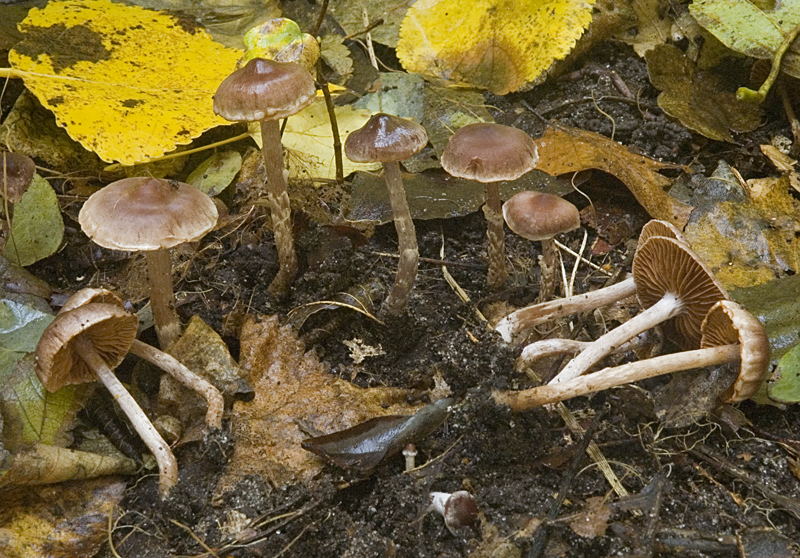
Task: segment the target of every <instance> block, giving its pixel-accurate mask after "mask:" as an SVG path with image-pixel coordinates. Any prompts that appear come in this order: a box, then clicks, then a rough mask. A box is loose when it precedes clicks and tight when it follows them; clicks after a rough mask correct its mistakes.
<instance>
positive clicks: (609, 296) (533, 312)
mask: <svg viewBox="0 0 800 558" xmlns="http://www.w3.org/2000/svg"><path fill="white" fill-rule="evenodd" d="M653 236H666V237H669V238H674V239H676V240H679V241H681V242H683V243H684V244H687V242H686V239H685V238H684V236H683V234H681V232H680V231H679V230H678V229H677V228H676V227H675V226H673V225H672V224H670V223H668V222H666V221H659V220H656V219H653V220H651V221H649V222H647V223H646V224H645V226H644V227H642V232H641V234H640V235H639V241H638V244H637V250H638V249H639V248H640V247H641V246H642V245H643V244H644V243H645V241H647V240H648V239H649V238H651V237H653ZM635 294H636V285H635V283H634V280H633V277H630V278H628V279H625V280H623V281H620V282H619V283H616V284H614V285H611V286H610V287H605V288H603V289H597V290H596V291H590V292H588V293H583V294H579V295H575V296H570V297H567V298H559V299H557V300H551V301H547V302H542V303H539V304H533V305H531V306H526V307H525V308H520V309H519V310H516V311H514V312H512V313H511V314H509V315H508V316H506V317H505V318H503V319H502V320H500V321H499V322H498V323H497V326H495V331H497V332H498V333H499V334H500V335H501V336H502V337H503V340H504V341H505V342H506V343H516V342H517V341H519V340H520V339H523V338H524V337H525V336H526V334H527V332H529V331H530V330H531V329H533V328H534V327H536V326H538V325H541V324H544V323H547V322H549V321H552V320H557V319H559V318H564V317H566V316H569V315H572V314H579V313H582V312H588V311H590V310H594V309H595V308H599V307H601V306H606V305H608V304H612V303H614V302H617V301H620V300H623V299H626V298H628V297H631V296H633V295H635Z"/></svg>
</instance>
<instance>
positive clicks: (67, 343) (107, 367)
mask: <svg viewBox="0 0 800 558" xmlns="http://www.w3.org/2000/svg"><path fill="white" fill-rule="evenodd" d="M138 324H139V319H138V318H137V317H136V315H135V314H130V313H128V312H126V311H125V310H123V309H122V308H120V307H118V306H116V305H114V304H101V303H93V304H85V305H83V306H80V307H78V308H74V309H72V310H68V311H66V312H61V313H59V314H58V316H56V318H55V320H53V322H52V323H51V324H50V325H49V326H47V328H46V329H45V330H44V332H43V333H42V336H41V338H40V339H39V343H38V345H37V346H36V374H37V375H38V376H39V379H40V380H41V382H42V385H44V387H45V389H47V390H48V391H51V392H52V391H57V390H59V389H60V388H62V387H64V386H66V385H70V384H80V383H85V382H90V381H94V380H100V381H101V382H102V383H103V385H105V386H106V388H107V389H108V391H109V392H110V393H111V395H112V397H113V398H114V400H115V401H116V402H117V403H118V404H119V407H120V409H121V410H122V412H124V413H125V415H126V416H127V417H128V418H129V419H130V421H131V424H132V425H133V427H134V428H135V429H136V432H137V433H138V434H139V436H140V437H141V438H142V441H144V443H145V445H146V446H147V448H148V449H149V450H150V452H151V453H152V454H153V456H154V457H155V458H156V461H157V462H158V469H159V482H158V492H159V495H160V496H161V497H162V498H165V497H166V496H167V495H168V494H169V491H170V489H171V488H172V487H173V486H175V484H176V483H177V482H178V463H177V461H176V460H175V456H174V455H173V454H172V450H170V448H169V445H167V443H166V442H165V441H164V439H163V438H162V437H161V435H160V434H159V433H158V432H157V431H156V429H155V427H154V426H153V424H152V423H151V422H150V420H149V419H148V418H147V415H145V414H144V411H142V409H141V407H139V405H138V404H137V403H136V400H135V399H134V398H133V396H131V394H130V393H128V390H126V389H125V386H123V385H122V383H121V382H120V381H119V379H117V377H116V375H115V374H114V372H113V370H112V369H113V368H115V367H116V366H118V365H119V363H120V362H122V359H123V358H125V355H126V354H128V350H129V349H130V346H131V344H132V343H133V340H134V339H135V338H136V329H137V327H138Z"/></svg>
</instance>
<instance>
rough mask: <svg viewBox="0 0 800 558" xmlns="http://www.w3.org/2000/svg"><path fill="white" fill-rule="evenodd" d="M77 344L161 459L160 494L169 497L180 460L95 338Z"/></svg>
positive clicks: (80, 351) (98, 376) (84, 357)
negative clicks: (123, 382)
mask: <svg viewBox="0 0 800 558" xmlns="http://www.w3.org/2000/svg"><path fill="white" fill-rule="evenodd" d="M73 343H74V344H75V347H76V352H77V353H78V354H79V355H80V356H81V358H82V359H83V361H84V362H85V363H86V365H87V366H88V367H89V368H91V369H92V371H93V372H94V373H95V374H97V378H98V379H99V380H100V381H101V382H102V383H103V385H104V386H106V389H108V391H109V392H110V393H111V396H112V397H113V398H114V400H115V401H116V402H117V403H118V404H119V408H120V409H122V412H123V413H125V415H126V416H127V417H128V419H130V421H131V424H132V425H133V428H134V429H136V432H137V433H138V434H139V436H140V437H141V438H142V441H144V443H145V445H146V446H147V448H148V449H149V450H150V452H151V453H152V454H153V457H155V458H156V461H157V462H158V470H159V477H158V494H159V496H161V498H162V499H163V498H166V497H167V495H168V494H169V491H170V490H171V489H172V487H173V486H175V484H176V483H177V482H178V462H177V461H176V460H175V456H174V455H173V454H172V450H171V449H170V448H169V445H168V444H167V443H166V442H165V441H164V439H163V438H162V437H161V435H160V434H159V433H158V431H156V429H155V427H154V426H153V423H151V422H150V419H148V418H147V415H145V414H144V411H142V408H141V407H139V404H138V403H136V400H135V399H134V398H133V396H132V395H131V394H130V393H129V392H128V390H126V389H125V386H123V385H122V382H120V381H119V379H118V378H117V376H116V375H115V374H114V372H113V371H112V370H111V369H110V368H109V367H108V365H107V364H106V363H105V362H104V361H103V359H102V358H101V357H100V355H99V354H97V351H96V350H95V348H94V346H93V345H92V343H91V341H89V340H88V339H87V338H86V337H84V335H78V336H77V337H76V338H75V339H74V341H73Z"/></svg>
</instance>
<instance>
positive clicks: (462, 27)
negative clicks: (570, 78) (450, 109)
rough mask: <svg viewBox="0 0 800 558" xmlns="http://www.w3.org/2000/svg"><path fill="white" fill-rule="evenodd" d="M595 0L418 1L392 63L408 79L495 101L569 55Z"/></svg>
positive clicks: (588, 18)
mask: <svg viewBox="0 0 800 558" xmlns="http://www.w3.org/2000/svg"><path fill="white" fill-rule="evenodd" d="M594 3H595V0H523V1H518V0H477V1H475V2H463V1H462V0H418V1H417V2H416V3H414V5H413V6H411V8H409V10H408V12H406V18H405V19H404V20H403V24H402V26H401V27H400V42H399V43H398V45H397V57H398V58H399V59H400V62H401V63H402V64H403V67H404V68H405V69H406V70H408V71H409V72H417V73H422V74H429V75H433V76H436V77H440V78H444V79H446V80H450V81H455V82H463V83H468V84H471V85H476V86H479V87H483V88H485V89H488V90H490V91H492V92H493V93H496V94H498V95H505V94H506V93H509V92H511V91H517V90H518V89H520V88H521V87H523V86H524V85H525V84H526V83H528V82H531V81H533V80H535V79H536V78H537V77H539V76H540V75H541V74H542V72H544V71H545V70H547V69H548V68H549V67H550V65H551V64H552V63H553V61H555V60H560V59H562V58H564V57H565V56H566V55H567V54H569V52H570V50H572V47H573V46H574V45H575V41H577V40H578V38H579V37H580V36H581V35H582V34H583V31H584V29H585V28H586V27H588V25H589V23H590V22H591V21H592V6H593V5H594Z"/></svg>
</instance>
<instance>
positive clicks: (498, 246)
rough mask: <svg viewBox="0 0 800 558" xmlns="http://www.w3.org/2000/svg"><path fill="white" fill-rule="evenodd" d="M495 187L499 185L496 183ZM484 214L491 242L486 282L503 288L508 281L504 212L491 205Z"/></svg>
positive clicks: (487, 250) (491, 285)
mask: <svg viewBox="0 0 800 558" xmlns="http://www.w3.org/2000/svg"><path fill="white" fill-rule="evenodd" d="M495 187H497V186H496V185H495ZM499 199H500V198H499V194H498V201H499ZM483 215H484V216H485V217H486V237H487V238H488V239H489V244H488V245H487V247H486V252H487V255H488V257H489V272H488V274H487V275H486V284H487V285H488V286H489V288H491V289H502V288H503V287H505V285H506V283H507V282H508V270H507V269H506V239H505V231H504V230H503V214H502V213H501V212H498V211H496V210H495V209H494V208H492V207H490V206H489V203H488V202H487V203H486V205H484V206H483Z"/></svg>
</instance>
